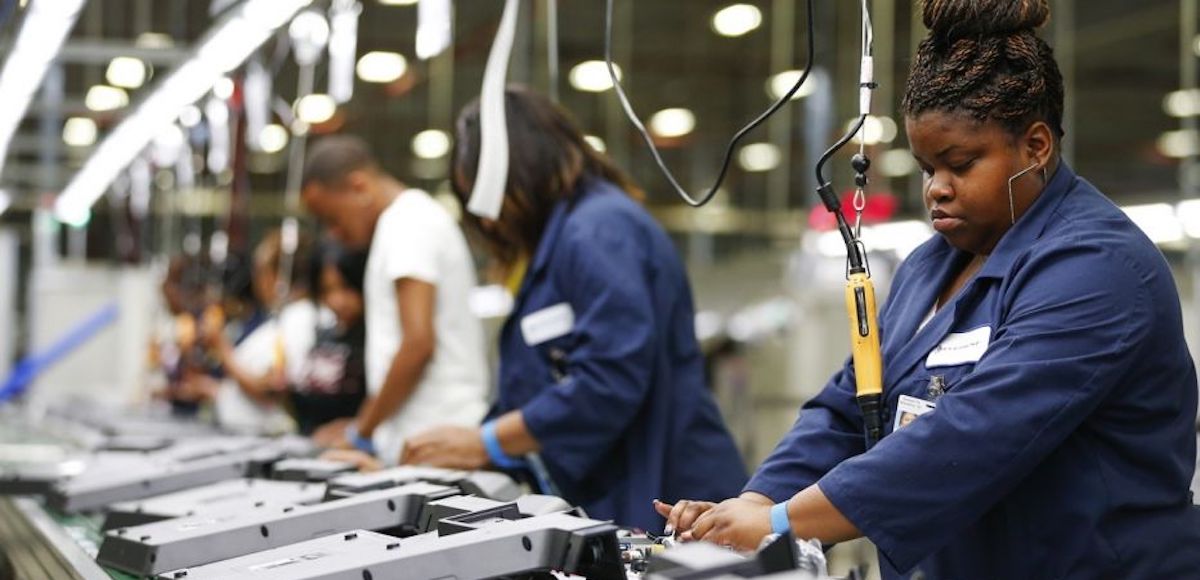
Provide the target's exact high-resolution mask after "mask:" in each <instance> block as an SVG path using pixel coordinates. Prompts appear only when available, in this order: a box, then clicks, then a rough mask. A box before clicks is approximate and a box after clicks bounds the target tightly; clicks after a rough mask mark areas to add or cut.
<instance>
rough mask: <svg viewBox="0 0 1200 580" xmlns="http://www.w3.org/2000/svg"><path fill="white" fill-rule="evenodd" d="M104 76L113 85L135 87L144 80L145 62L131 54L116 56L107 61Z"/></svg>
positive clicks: (140, 84) (127, 87)
mask: <svg viewBox="0 0 1200 580" xmlns="http://www.w3.org/2000/svg"><path fill="white" fill-rule="evenodd" d="M104 78H105V79H107V80H108V84H110V85H113V86H115V87H123V88H126V89H136V88H138V87H140V86H142V83H144V82H146V64H145V63H143V62H142V61H141V60H139V59H136V58H133V57H131V56H118V57H116V58H114V59H112V60H111V61H109V63H108V69H106V70H105V71H104Z"/></svg>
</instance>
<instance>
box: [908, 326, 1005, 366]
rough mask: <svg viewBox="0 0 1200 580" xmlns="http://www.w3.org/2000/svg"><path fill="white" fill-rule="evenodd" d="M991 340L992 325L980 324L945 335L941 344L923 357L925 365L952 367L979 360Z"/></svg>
mask: <svg viewBox="0 0 1200 580" xmlns="http://www.w3.org/2000/svg"><path fill="white" fill-rule="evenodd" d="M991 342H992V327H990V326H981V327H979V328H976V329H975V330H971V331H967V332H955V333H952V334H948V335H946V338H944V339H942V342H941V344H939V345H937V348H934V349H933V350H932V351H931V352H930V353H929V356H928V357H926V358H925V367H926V368H932V367H952V366H955V365H964V364H967V363H973V362H979V359H980V358H982V357H983V353H985V352H987V349H988V345H989V344H991Z"/></svg>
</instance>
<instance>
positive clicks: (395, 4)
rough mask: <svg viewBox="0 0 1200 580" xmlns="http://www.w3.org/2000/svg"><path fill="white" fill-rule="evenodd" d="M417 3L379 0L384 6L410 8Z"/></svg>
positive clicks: (402, 0)
mask: <svg viewBox="0 0 1200 580" xmlns="http://www.w3.org/2000/svg"><path fill="white" fill-rule="evenodd" d="M417 2H418V0H379V3H380V4H383V5H384V6H412V5H414V4H416V3H417Z"/></svg>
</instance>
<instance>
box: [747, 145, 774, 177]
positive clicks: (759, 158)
mask: <svg viewBox="0 0 1200 580" xmlns="http://www.w3.org/2000/svg"><path fill="white" fill-rule="evenodd" d="M782 160H783V154H781V153H780V152H779V147H776V146H775V144H773V143H751V144H749V145H746V146H745V147H742V149H741V150H740V151H738V165H741V166H742V169H745V170H746V171H751V172H758V171H770V170H772V169H775V168H776V167H779V162H780V161H782Z"/></svg>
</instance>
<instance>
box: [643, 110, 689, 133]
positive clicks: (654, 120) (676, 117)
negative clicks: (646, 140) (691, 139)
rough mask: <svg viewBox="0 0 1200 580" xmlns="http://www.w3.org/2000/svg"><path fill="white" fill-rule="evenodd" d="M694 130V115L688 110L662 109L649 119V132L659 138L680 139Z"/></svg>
mask: <svg viewBox="0 0 1200 580" xmlns="http://www.w3.org/2000/svg"><path fill="white" fill-rule="evenodd" d="M695 128H696V115H695V114H693V113H692V112H691V111H689V110H688V109H679V108H675V109H663V110H661V111H659V112H657V113H655V114H654V115H653V116H651V117H650V130H651V131H653V132H654V134H655V135H658V136H659V137H667V138H671V137H682V136H684V135H687V134H688V133H691V132H692V129H695Z"/></svg>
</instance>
